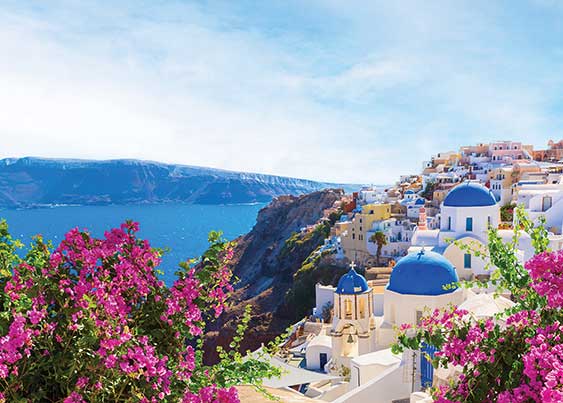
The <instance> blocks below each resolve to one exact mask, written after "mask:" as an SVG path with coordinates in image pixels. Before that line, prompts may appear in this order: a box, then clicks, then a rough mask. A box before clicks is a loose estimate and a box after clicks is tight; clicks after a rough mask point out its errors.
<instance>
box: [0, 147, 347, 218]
mask: <svg viewBox="0 0 563 403" xmlns="http://www.w3.org/2000/svg"><path fill="white" fill-rule="evenodd" d="M325 188H343V189H345V190H347V191H349V190H351V189H357V188H358V185H346V184H337V183H324V182H316V181H311V180H306V179H297V178H288V177H282V176H274V175H264V174H257V173H246V172H233V171H225V170H220V169H213V168H204V167H195V166H187V165H173V164H164V163H159V162H152V161H141V160H132V159H118V160H103V161H97V160H74V159H46V158H34V157H25V158H6V159H2V160H0V208H33V207H43V206H53V205H108V204H144V203H146V204H156V203H193V204H243V203H264V202H269V201H270V200H272V198H273V197H276V196H280V195H285V194H291V195H301V194H306V193H310V192H314V191H317V190H321V189H325Z"/></svg>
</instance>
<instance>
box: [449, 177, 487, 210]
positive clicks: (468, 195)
mask: <svg viewBox="0 0 563 403" xmlns="http://www.w3.org/2000/svg"><path fill="white" fill-rule="evenodd" d="M495 204H497V200H496V198H495V196H494V195H493V192H491V191H490V190H489V189H487V188H486V187H485V186H483V185H481V184H479V183H475V182H465V183H462V184H461V185H457V186H456V187H455V188H453V189H452V190H450V193H448V195H447V196H446V198H445V199H444V206H449V207H483V206H494V205H495Z"/></svg>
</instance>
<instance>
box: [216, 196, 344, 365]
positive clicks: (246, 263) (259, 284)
mask: <svg viewBox="0 0 563 403" xmlns="http://www.w3.org/2000/svg"><path fill="white" fill-rule="evenodd" d="M343 194H344V192H343V191H342V190H335V189H330V190H323V191H318V192H314V193H311V194H307V195H303V196H298V197H296V196H282V197H279V198H276V199H274V200H273V201H272V202H271V203H270V205H268V206H267V207H265V208H263V209H262V210H261V211H260V212H259V214H258V219H257V222H256V225H255V226H254V228H253V229H252V230H251V231H250V232H249V233H248V234H246V235H245V236H243V237H240V238H239V239H237V240H236V242H237V247H236V249H235V258H234V260H233V271H234V273H235V275H236V276H237V277H238V278H239V279H240V282H239V283H238V284H237V286H236V291H235V293H234V295H233V296H232V298H231V303H232V307H231V308H230V309H228V310H227V312H225V313H224V314H223V315H222V316H221V318H220V321H219V322H217V323H215V324H214V325H213V327H211V328H209V329H208V332H207V340H206V358H207V359H209V360H210V362H213V361H214V360H215V359H216V357H215V355H214V350H215V346H216V345H217V344H220V345H224V346H226V345H228V343H229V342H230V337H231V336H232V335H233V333H234V330H235V329H236V324H237V321H238V318H239V317H240V316H241V315H242V312H243V311H244V307H245V306H246V305H248V304H250V305H252V307H253V318H252V321H251V323H250V329H249V332H248V334H247V336H246V338H245V341H244V343H243V346H242V347H243V349H244V350H246V349H251V350H253V349H256V348H258V347H260V344H261V343H266V342H268V341H270V340H272V339H273V338H275V337H276V336H278V335H279V334H280V333H282V332H283V331H284V330H285V329H286V328H287V326H288V325H290V324H291V323H292V321H294V320H295V313H294V312H293V311H292V307H290V306H289V307H288V306H286V304H285V296H286V293H287V292H288V290H290V289H291V288H292V285H293V275H294V274H295V273H296V272H297V271H298V270H299V269H300V268H301V265H302V263H303V262H304V261H305V259H307V257H308V256H309V255H310V254H311V252H313V251H314V250H315V249H316V248H317V247H318V246H319V245H320V244H322V243H323V241H324V239H325V237H326V235H327V234H326V231H325V230H324V228H326V227H324V226H323V225H319V226H318V228H317V229H316V230H315V231H311V232H309V233H307V234H306V235H296V234H295V232H298V231H300V229H301V228H303V227H306V226H308V225H313V224H315V223H318V221H319V219H320V218H321V217H322V216H323V211H324V210H325V209H327V208H330V207H333V205H334V203H335V202H337V201H339V200H340V199H341V198H342V196H343ZM290 238H291V242H290V243H291V245H289V244H288V242H287V241H288V239H290ZM311 293H314V289H312V290H311Z"/></svg>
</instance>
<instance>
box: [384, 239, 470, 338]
mask: <svg viewBox="0 0 563 403" xmlns="http://www.w3.org/2000/svg"><path fill="white" fill-rule="evenodd" d="M458 282H459V278H458V275H457V272H456V268H455V267H454V266H453V265H452V263H451V262H450V261H448V259H446V258H445V257H444V256H442V255H441V254H439V253H436V252H432V251H429V250H425V249H421V250H420V251H419V252H415V253H410V254H409V255H407V256H405V257H404V258H402V259H401V260H399V261H398V263H397V264H396V265H395V267H394V268H393V272H392V273H391V278H390V279H389V284H388V285H387V288H386V289H385V291H384V302H383V320H382V321H381V323H380V326H379V328H378V331H377V347H378V348H386V347H387V346H389V344H391V343H393V342H394V337H395V331H394V330H393V328H394V327H395V326H400V325H401V324H405V323H407V324H411V325H416V324H417V323H419V321H420V319H421V318H422V316H423V315H424V314H425V313H428V312H430V311H433V310H434V309H436V308H444V307H446V306H448V305H450V304H455V305H458V304H461V303H462V302H463V291H462V290H461V289H459V288H458V287H457V283H458Z"/></svg>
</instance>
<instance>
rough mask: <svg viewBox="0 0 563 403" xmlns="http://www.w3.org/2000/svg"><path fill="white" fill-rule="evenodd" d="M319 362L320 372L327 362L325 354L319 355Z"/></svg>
mask: <svg viewBox="0 0 563 403" xmlns="http://www.w3.org/2000/svg"><path fill="white" fill-rule="evenodd" d="M319 361H320V363H321V370H322V369H324V367H325V365H326V363H327V362H328V357H327V355H326V353H320V354H319Z"/></svg>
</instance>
